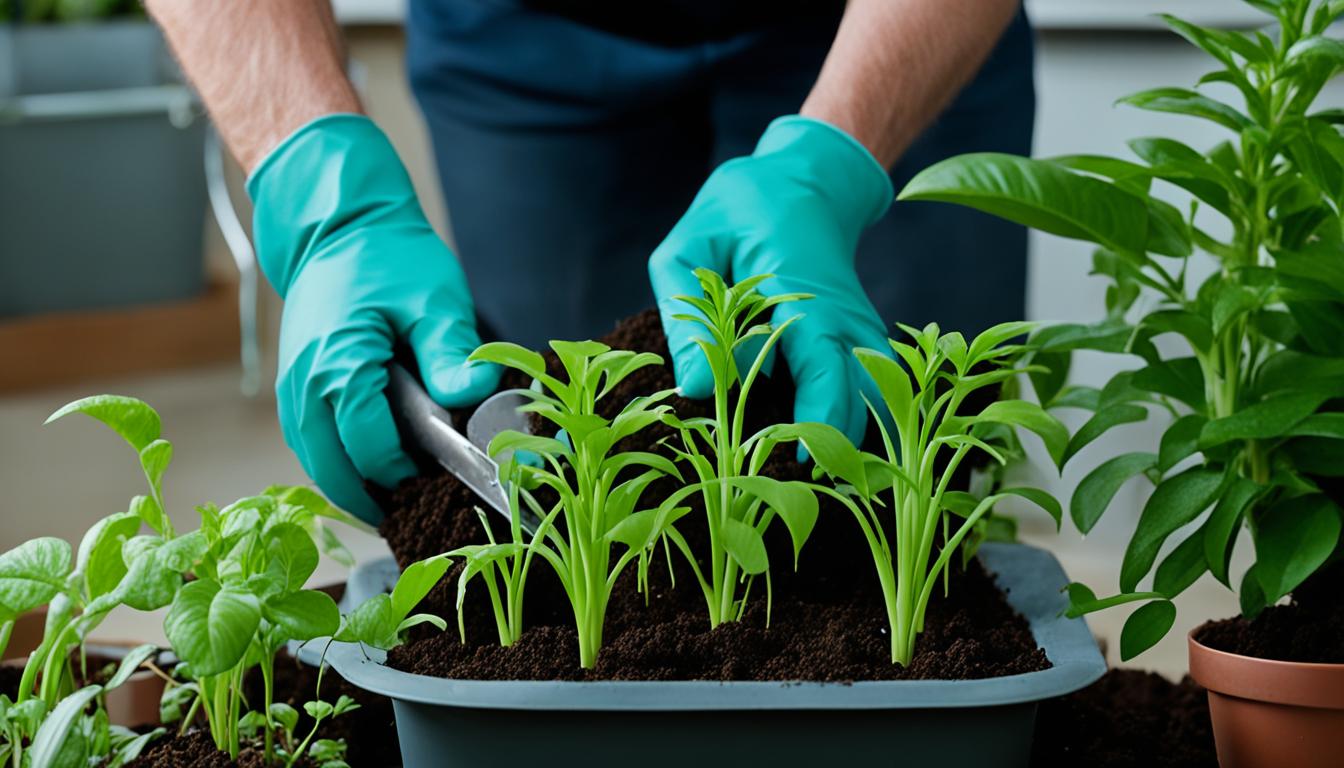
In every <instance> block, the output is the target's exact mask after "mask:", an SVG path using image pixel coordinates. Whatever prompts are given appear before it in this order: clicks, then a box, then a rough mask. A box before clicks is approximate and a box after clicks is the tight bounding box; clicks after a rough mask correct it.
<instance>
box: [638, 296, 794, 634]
mask: <svg viewBox="0 0 1344 768" xmlns="http://www.w3.org/2000/svg"><path fill="white" fill-rule="evenodd" d="M695 275H696V277H697V278H699V280H700V287H701V288H702V289H703V291H704V294H703V295H702V296H680V297H678V298H679V299H680V300H681V301H683V302H685V303H686V304H687V305H688V306H689V307H690V308H692V309H694V310H695V312H694V313H686V314H681V315H677V316H676V318H677V319H679V320H683V321H686V322H693V323H698V324H699V325H701V326H703V327H704V329H705V332H706V335H707V338H701V339H697V343H698V344H699V345H700V349H701V350H702V351H703V352H704V354H705V359H706V360H707V361H708V363H709V368H710V371H711V372H712V374H713V376H714V416H713V417H712V418H694V419H684V420H683V419H680V418H678V417H677V416H676V415H674V414H672V413H671V412H668V413H666V414H664V416H663V420H664V421H665V422H666V423H667V424H668V425H670V426H672V427H673V428H675V429H676V430H677V432H678V435H679V437H680V439H681V446H680V447H679V448H674V450H675V451H676V453H677V455H678V457H679V458H680V459H681V460H683V461H684V462H686V463H688V464H690V465H691V467H692V468H694V470H695V474H696V476H697V477H698V478H699V480H700V482H698V483H696V484H695V485H694V486H691V487H688V488H686V489H683V490H682V491H679V492H678V493H677V494H674V497H673V503H674V504H675V503H677V502H679V501H680V499H681V498H683V497H684V496H686V495H688V494H689V493H691V492H695V491H696V490H697V489H698V492H699V493H700V496H701V499H702V500H703V502H704V506H705V516H706V517H705V519H706V523H707V528H708V531H709V551H708V553H706V554H707V558H706V562H708V567H707V568H706V569H703V570H702V569H701V567H700V565H699V560H698V559H697V557H696V553H695V552H693V551H692V550H691V548H690V546H689V545H688V544H687V542H686V539H685V538H684V537H683V536H682V535H681V534H680V533H679V532H678V531H677V530H676V529H675V528H667V529H666V531H665V535H666V537H667V538H668V539H670V540H671V541H673V542H675V543H676V545H677V547H678V548H679V549H680V551H681V552H682V553H683V554H684V555H685V556H686V562H687V563H688V564H689V565H690V567H691V570H692V572H693V573H694V574H695V577H696V582H697V583H698V584H699V586H700V589H701V591H702V592H703V593H704V596H705V605H706V607H707V608H708V611H709V625H710V627H711V628H712V627H717V626H718V625H719V624H720V623H722V622H725V621H734V620H737V619H740V618H741V617H742V613H743V611H745V610H746V598H747V595H748V593H749V590H750V587H751V583H752V581H753V580H754V579H755V577H756V576H759V575H761V574H764V575H765V579H766V589H767V595H768V594H769V592H770V570H769V566H770V563H769V560H768V557H767V555H766V548H765V541H764V539H763V535H764V533H765V531H766V529H767V528H768V527H769V526H770V523H771V522H773V521H774V519H775V518H779V519H781V520H783V521H784V524H785V526H786V527H787V528H788V530H789V534H790V536H791V537H792V539H793V548H794V565H795V567H796V565H797V559H798V554H799V552H800V551H801V549H802V546H803V544H804V542H806V541H807V537H808V536H809V535H811V533H812V527H813V526H814V525H815V524H816V521H817V499H816V496H815V495H814V494H813V492H812V490H811V488H810V487H809V486H808V484H806V483H800V482H785V481H781V480H775V479H774V478H770V477H765V476H762V475H760V474H759V473H760V471H761V468H762V467H763V466H764V465H765V462H766V460H767V459H768V458H769V457H770V453H771V451H772V450H773V449H774V448H775V446H776V445H777V444H778V442H779V439H778V436H779V435H780V434H782V433H781V432H780V431H779V430H778V429H777V428H776V427H773V426H772V427H766V428H765V429H763V430H761V431H759V432H757V433H756V434H754V435H751V436H749V437H748V436H745V435H744V432H743V425H744V422H745V416H746V407H747V399H748V396H749V395H750V393H751V387H752V384H753V383H754V382H755V381H756V377H757V376H758V375H759V374H760V372H761V369H762V366H764V365H765V361H766V359H767V357H768V355H769V354H770V352H771V350H772V349H773V348H774V346H775V344H776V342H778V341H779V338H780V336H781V334H783V333H784V331H785V329H786V328H787V327H788V326H789V325H790V324H791V323H792V322H793V321H794V320H796V319H798V318H799V317H801V315H795V316H794V317H792V318H790V319H789V320H788V321H786V322H784V323H781V324H780V325H779V326H777V327H771V326H770V325H769V324H768V323H766V322H764V321H763V320H759V318H761V315H763V314H764V313H766V312H767V311H769V310H770V309H772V308H773V307H775V306H776V305H778V304H781V303H784V302H790V301H797V300H800V299H806V298H809V297H808V296H807V295H805V294H785V295H778V296H772V297H769V298H767V297H765V296H762V295H761V294H760V293H759V292H757V290H756V287H757V286H758V285H760V283H761V282H762V281H764V280H767V279H769V278H770V277H771V276H770V275H760V276H756V277H751V278H748V279H746V280H743V281H742V282H739V283H737V284H736V285H734V286H732V287H731V288H730V287H728V286H727V285H726V284H725V283H724V281H723V278H722V277H720V276H719V275H718V274H716V273H714V272H712V271H710V270H708V269H697V270H696V271H695ZM756 342H760V344H759V347H756V348H755V354H754V356H752V358H751V361H750V364H749V368H748V370H747V371H746V373H745V374H743V373H742V371H740V370H739V367H738V361H737V357H738V356H739V355H742V354H744V353H748V352H749V351H750V350H751V349H752V345H753V344H754V343H756ZM706 571H707V572H708V573H707V574H706ZM744 577H745V578H744Z"/></svg>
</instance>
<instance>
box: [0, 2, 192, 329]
mask: <svg viewBox="0 0 1344 768" xmlns="http://www.w3.org/2000/svg"><path fill="white" fill-rule="evenodd" d="M204 137H205V119H204V117H203V116H202V113H201V110H200V108H199V106H198V105H197V104H196V103H195V100H194V98H193V96H192V93H191V91H190V90H189V89H188V88H187V87H186V86H184V85H182V84H181V83H180V82H179V77H178V75H177V73H176V71H175V68H174V66H173V65H172V61H171V58H170V57H169V56H168V52H167V48H166V46H165V44H164V41H163V38H162V36H161V35H160V34H159V32H158V29H157V28H156V27H154V25H152V24H151V23H149V22H148V21H135V20H128V21H107V22H98V23H80V24H0V319H4V318H6V317H17V316H24V315H33V314H39V313H45V312H59V311H68V310H82V309H99V308H109V307H118V306H132V305H138V304H145V303H151V302H159V301H171V300H181V299H187V298H190V297H192V296H195V295H197V294H199V293H200V292H201V290H202V289H203V287H204V256H203V249H202V246H203V236H202V235H203V231H204V229H203V228H204V223H205V197H206V189H205V173H204V165H203V162H204V160H203V158H204V146H205V145H204V140H205V139H204Z"/></svg>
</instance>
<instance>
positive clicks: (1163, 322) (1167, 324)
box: [1140, 309, 1213, 352]
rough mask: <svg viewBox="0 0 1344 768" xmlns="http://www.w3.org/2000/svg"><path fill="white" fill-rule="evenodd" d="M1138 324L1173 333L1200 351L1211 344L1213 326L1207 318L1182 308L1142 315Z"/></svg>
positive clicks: (1160, 331)
mask: <svg viewBox="0 0 1344 768" xmlns="http://www.w3.org/2000/svg"><path fill="white" fill-rule="evenodd" d="M1140 326H1141V327H1143V328H1147V329H1151V330H1152V331H1154V332H1155V333H1158V334H1161V333H1175V334H1177V335H1179V336H1181V337H1182V338H1184V339H1185V340H1186V341H1188V342H1190V346H1191V347H1194V348H1195V349H1196V350H1198V351H1200V352H1207V351H1208V350H1209V348H1210V347H1211V346H1212V345H1213V327H1212V326H1211V325H1210V324H1209V321H1208V319H1206V318H1204V317H1203V316H1201V315H1197V314H1195V313H1194V312H1190V311H1188V310H1184V309H1167V310H1161V311H1158V312H1152V313H1150V314H1148V315H1146V316H1144V318H1143V320H1141V321H1140Z"/></svg>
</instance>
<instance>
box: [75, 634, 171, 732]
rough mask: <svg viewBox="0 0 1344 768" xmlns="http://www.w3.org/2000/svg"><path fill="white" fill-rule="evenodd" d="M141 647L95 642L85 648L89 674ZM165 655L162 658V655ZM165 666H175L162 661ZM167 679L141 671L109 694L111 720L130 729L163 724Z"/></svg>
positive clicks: (114, 641)
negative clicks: (161, 707) (161, 708)
mask: <svg viewBox="0 0 1344 768" xmlns="http://www.w3.org/2000/svg"><path fill="white" fill-rule="evenodd" d="M137 645H139V643H131V642H120V641H116V640H92V641H90V642H89V643H88V645H86V646H85V653H87V654H88V664H89V673H90V674H92V673H93V671H94V670H95V669H97V668H99V667H102V666H104V665H107V664H116V663H118V662H120V661H121V660H122V659H123V658H125V657H126V654H127V653H128V652H130V650H131V649H132V648H134V647H136V646H137ZM161 655H162V654H161ZM156 661H159V663H160V664H161V666H167V667H169V668H171V666H172V664H171V662H170V661H169V662H165V661H163V660H162V659H158V660H156ZM163 686H164V682H163V678H161V677H159V676H158V675H156V674H154V673H153V672H151V671H150V670H148V669H144V668H141V669H140V670H138V671H136V672H135V673H134V674H132V675H131V676H130V678H129V679H128V680H127V681H126V682H124V683H122V684H121V685H120V686H118V687H116V688H113V689H112V690H110V691H108V692H107V718H108V720H111V721H112V722H113V723H114V724H116V725H124V726H126V727H128V728H131V727H135V726H138V725H150V724H153V723H157V722H159V699H161V698H163Z"/></svg>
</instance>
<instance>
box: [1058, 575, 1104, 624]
mask: <svg viewBox="0 0 1344 768" xmlns="http://www.w3.org/2000/svg"><path fill="white" fill-rule="evenodd" d="M1064 591H1065V592H1066V593H1067V594H1068V596H1069V608H1068V610H1067V611H1065V612H1064V614H1065V615H1066V616H1068V617H1069V618H1071V619H1076V618H1078V617H1079V616H1082V615H1083V614H1085V613H1090V612H1091V611H1092V607H1091V606H1092V604H1093V603H1095V602H1097V593H1096V592H1093V591H1092V588H1091V587H1089V586H1087V585H1086V584H1083V583H1082V582H1078V581H1074V582H1070V583H1069V585H1068V586H1066V587H1065V588H1064Z"/></svg>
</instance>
